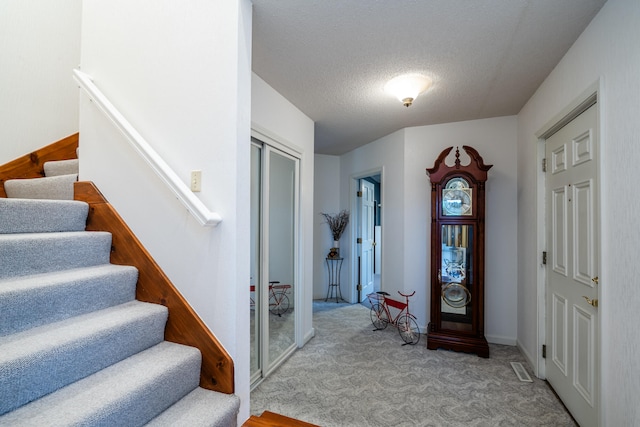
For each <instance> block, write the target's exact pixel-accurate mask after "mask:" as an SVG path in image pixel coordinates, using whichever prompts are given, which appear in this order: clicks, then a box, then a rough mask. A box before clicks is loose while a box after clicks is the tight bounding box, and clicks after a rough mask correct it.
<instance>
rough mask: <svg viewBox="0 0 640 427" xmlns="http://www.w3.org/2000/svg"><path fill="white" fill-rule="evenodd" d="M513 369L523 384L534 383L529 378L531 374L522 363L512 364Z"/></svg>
mask: <svg viewBox="0 0 640 427" xmlns="http://www.w3.org/2000/svg"><path fill="white" fill-rule="evenodd" d="M511 367H512V368H513V371H514V372H515V373H516V375H517V376H518V379H519V380H520V381H522V382H523V383H532V382H533V380H532V379H531V377H530V376H529V373H528V372H527V370H526V369H525V368H524V366H522V363H520V362H511Z"/></svg>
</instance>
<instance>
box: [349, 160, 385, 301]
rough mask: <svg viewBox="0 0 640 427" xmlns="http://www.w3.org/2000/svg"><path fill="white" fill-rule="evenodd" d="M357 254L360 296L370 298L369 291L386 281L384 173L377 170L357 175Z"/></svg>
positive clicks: (355, 210) (358, 293)
mask: <svg viewBox="0 0 640 427" xmlns="http://www.w3.org/2000/svg"><path fill="white" fill-rule="evenodd" d="M354 183H355V187H356V188H357V190H356V194H355V197H354V200H355V209H354V212H355V220H356V234H357V237H356V248H357V249H356V254H357V256H356V257H354V258H355V266H354V269H353V271H355V272H356V274H357V280H356V281H355V283H357V286H356V295H357V296H356V300H357V301H358V302H366V301H367V295H368V294H370V293H372V292H376V291H379V290H381V285H382V280H381V278H382V249H383V246H382V202H381V198H382V173H381V172H380V171H376V172H373V173H370V174H367V175H365V176H361V177H358V178H355V179H354Z"/></svg>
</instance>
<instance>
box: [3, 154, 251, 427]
mask: <svg viewBox="0 0 640 427" xmlns="http://www.w3.org/2000/svg"><path fill="white" fill-rule="evenodd" d="M71 163H74V162H71ZM71 163H69V162H67V163H66V164H53V165H49V166H48V167H47V166H46V165H45V171H46V174H47V177H46V178H39V179H29V180H27V179H21V180H10V181H6V182H5V191H6V193H7V195H8V196H9V197H13V198H6V199H5V198H0V425H10V426H142V425H150V426H236V423H237V414H238V409H239V405H240V402H239V399H238V398H237V397H236V396H234V395H229V394H223V393H218V392H214V391H210V390H205V389H203V388H200V387H199V380H200V378H199V377H200V363H201V354H200V351H199V350H198V349H195V348H193V347H188V346H184V345H179V344H174V343H170V342H167V341H164V328H165V322H166V320H167V316H168V313H167V308H166V307H164V306H161V305H156V304H149V303H145V302H140V301H136V300H135V288H136V281H137V277H138V271H137V270H136V269H135V268H134V267H128V266H119V265H113V264H110V263H109V259H110V251H111V234H109V233H106V232H96V231H85V224H86V220H87V213H88V205H87V204H86V203H84V202H78V201H73V200H70V199H73V181H75V180H76V177H77V163H75V164H74V165H72V166H71V169H69V167H70V164H71ZM60 169H61V171H59V170H60ZM51 174H60V175H54V176H51ZM59 177H64V178H59ZM18 181H20V182H18ZM69 191H70V193H69ZM50 199H64V200H50Z"/></svg>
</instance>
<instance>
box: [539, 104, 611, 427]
mask: <svg viewBox="0 0 640 427" xmlns="http://www.w3.org/2000/svg"><path fill="white" fill-rule="evenodd" d="M597 142H598V141H597V116H596V106H595V105H594V106H591V107H590V108H589V109H588V110H586V111H585V112H583V113H582V114H580V115H579V116H578V117H576V118H575V119H574V120H572V121H571V122H570V123H569V124H567V125H566V126H564V127H563V128H562V129H560V130H559V131H558V132H557V133H555V134H554V135H552V136H551V137H549V138H548V139H547V141H546V159H547V172H546V179H547V190H546V204H547V213H546V216H547V221H546V223H547V268H548V270H547V274H548V276H547V277H548V280H547V292H546V295H547V296H546V301H547V303H546V304H547V307H546V312H547V320H546V325H547V326H546V334H547V358H546V375H547V380H548V381H549V383H550V384H551V386H552V387H553V388H554V389H555V391H556V392H557V393H558V395H559V396H560V398H561V399H562V401H563V402H564V404H565V405H566V407H567V408H568V409H569V411H570V412H571V414H572V415H573V416H574V418H575V419H576V420H577V421H578V423H579V424H580V425H581V426H583V427H587V426H596V425H598V419H599V401H600V400H599V399H600V393H599V390H600V384H599V362H600V361H599V357H598V355H599V342H600V339H599V318H598V308H597V306H594V305H593V304H591V303H590V302H593V301H594V300H595V301H597V299H598V288H597V275H598V265H599V258H598V256H599V255H598V253H597V248H598V241H597V239H598V223H599V219H598V216H597V212H598V209H597V203H598V194H597V185H596V180H597V168H596V165H597V159H596V155H597V152H598V150H597Z"/></svg>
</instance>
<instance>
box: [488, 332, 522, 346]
mask: <svg viewBox="0 0 640 427" xmlns="http://www.w3.org/2000/svg"><path fill="white" fill-rule="evenodd" d="M485 337H486V338H487V341H488V342H489V343H490V344H500V345H510V346H512V347H515V346H516V344H517V342H518V340H517V339H516V338H509V337H500V336H497V335H486V336H485Z"/></svg>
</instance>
